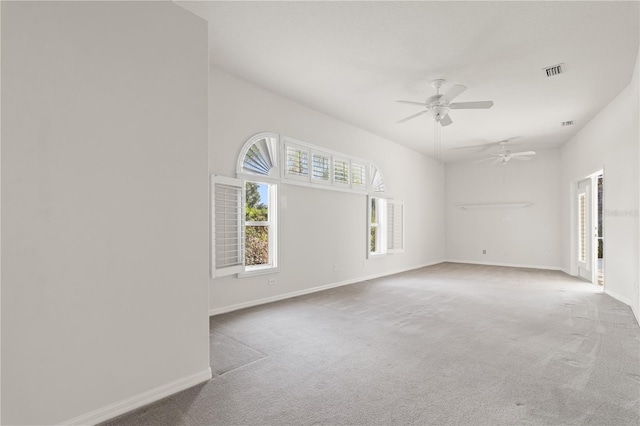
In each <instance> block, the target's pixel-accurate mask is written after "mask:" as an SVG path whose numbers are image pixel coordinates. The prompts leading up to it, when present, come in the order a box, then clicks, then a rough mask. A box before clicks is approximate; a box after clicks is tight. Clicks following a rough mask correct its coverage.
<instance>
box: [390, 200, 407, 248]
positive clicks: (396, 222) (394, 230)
mask: <svg viewBox="0 0 640 426" xmlns="http://www.w3.org/2000/svg"><path fill="white" fill-rule="evenodd" d="M402 252H404V203H403V202H402V201H395V200H387V253H402Z"/></svg>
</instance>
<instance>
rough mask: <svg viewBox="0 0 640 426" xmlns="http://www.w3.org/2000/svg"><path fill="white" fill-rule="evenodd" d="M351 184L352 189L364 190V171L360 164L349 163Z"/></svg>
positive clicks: (365, 183)
mask: <svg viewBox="0 0 640 426" xmlns="http://www.w3.org/2000/svg"><path fill="white" fill-rule="evenodd" d="M351 184H352V185H353V187H354V188H366V187H367V181H366V169H365V167H364V166H363V165H361V164H355V163H351Z"/></svg>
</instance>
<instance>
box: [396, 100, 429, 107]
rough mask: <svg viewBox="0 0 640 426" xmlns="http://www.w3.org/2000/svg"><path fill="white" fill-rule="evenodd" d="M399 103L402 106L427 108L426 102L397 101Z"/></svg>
mask: <svg viewBox="0 0 640 426" xmlns="http://www.w3.org/2000/svg"><path fill="white" fill-rule="evenodd" d="M396 102H398V103H401V104H409V105H421V106H425V105H426V104H425V103H424V102H415V101H402V100H398V101H396Z"/></svg>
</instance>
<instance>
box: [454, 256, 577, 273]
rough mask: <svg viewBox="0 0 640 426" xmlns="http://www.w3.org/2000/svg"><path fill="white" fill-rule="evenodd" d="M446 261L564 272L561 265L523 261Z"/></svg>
mask: <svg viewBox="0 0 640 426" xmlns="http://www.w3.org/2000/svg"><path fill="white" fill-rule="evenodd" d="M445 262H451V263H469V264H472V265H486V266H506V267H508V268H529V269H548V270H550V271H562V272H564V271H563V270H562V268H561V267H560V266H549V265H525V264H521V263H502V262H478V261H474V260H460V259H447V260H445ZM569 275H570V274H569Z"/></svg>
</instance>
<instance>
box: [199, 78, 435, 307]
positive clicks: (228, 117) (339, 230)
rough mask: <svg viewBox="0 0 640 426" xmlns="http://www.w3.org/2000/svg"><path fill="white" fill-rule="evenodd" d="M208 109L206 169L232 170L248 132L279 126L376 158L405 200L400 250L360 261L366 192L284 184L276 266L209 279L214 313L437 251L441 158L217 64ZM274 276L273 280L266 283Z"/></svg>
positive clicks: (383, 270)
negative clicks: (268, 271) (263, 272)
mask: <svg viewBox="0 0 640 426" xmlns="http://www.w3.org/2000/svg"><path fill="white" fill-rule="evenodd" d="M209 108H210V118H211V119H210V129H209V130H210V137H209V140H210V144H209V164H210V171H211V173H213V174H219V175H225V176H235V172H236V169H235V168H236V162H237V159H238V155H239V153H240V149H241V147H242V145H243V144H244V143H245V141H246V140H247V139H249V138H250V137H251V136H252V135H254V134H256V133H259V132H266V131H268V132H275V133H280V134H283V135H287V136H290V137H293V138H296V139H299V140H302V141H305V142H308V143H312V144H315V145H320V146H323V147H326V148H328V149H331V150H335V151H339V152H342V153H345V154H349V155H353V156H356V157H360V158H364V159H368V160H371V161H373V162H374V163H376V164H377V166H378V167H379V168H380V169H381V171H382V172H383V174H384V177H385V182H386V186H387V195H388V196H390V197H392V198H396V199H401V200H404V202H405V221H406V224H405V230H406V233H405V243H406V250H405V253H403V254H394V255H388V256H386V257H384V258H378V259H371V260H365V255H366V220H367V219H366V197H365V196H364V195H359V194H348V193H341V192H337V191H330V190H321V189H311V188H306V187H300V186H294V185H280V198H281V201H283V198H285V199H286V207H285V206H284V205H282V203H281V211H280V266H281V271H280V272H279V273H276V274H269V275H261V276H257V277H249V278H236V277H227V278H217V279H215V280H212V281H211V292H210V295H211V301H210V306H211V309H212V312H213V313H215V312H223V311H226V310H229V309H233V308H237V307H239V306H247V305H251V304H254V303H257V302H259V301H264V300H265V299H270V298H273V299H276V298H280V297H283V295H287V294H291V293H295V292H301V291H307V290H308V289H311V288H315V287H319V286H325V285H330V284H335V283H341V282H345V281H355V280H358V279H362V278H366V277H370V276H375V275H381V274H388V273H391V272H394V271H401V270H406V269H411V268H415V267H419V266H422V265H426V264H431V263H437V262H439V261H441V260H442V259H443V256H444V230H443V226H442V224H443V223H444V216H443V201H444V170H443V169H444V167H443V166H440V165H437V164H436V163H435V162H434V161H433V160H431V159H430V158H428V157H426V156H423V155H421V154H418V153H416V152H413V151H410V150H408V149H406V148H403V147H401V146H399V145H397V144H394V143H392V142H389V141H387V140H385V139H382V138H380V137H378V136H375V135H373V134H370V133H367V132H365V131H363V130H361V129H359V128H357V127H354V126H351V125H349V124H346V123H344V122H341V121H338V120H337V119H334V118H332V117H330V116H327V115H324V114H321V113H319V112H317V111H314V110H312V109H309V108H307V107H304V106H302V105H300V104H297V103H295V102H292V101H290V100H288V99H285V98H283V97H281V96H278V95H275V94H273V93H270V92H268V91H266V90H264V89H262V88H259V87H257V86H254V85H252V84H250V83H247V82H246V81H243V80H240V79H238V78H236V77H234V76H231V75H229V74H226V73H224V72H222V71H219V70H216V69H212V70H211V74H210V100H209ZM334 264H338V270H337V271H334V270H333V265H334ZM270 278H275V279H276V284H275V285H273V286H269V285H268V280H269V279H270Z"/></svg>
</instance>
